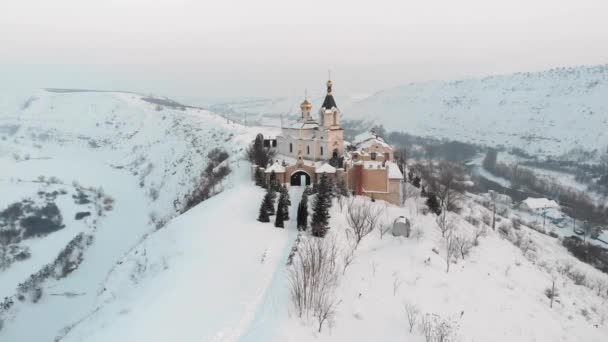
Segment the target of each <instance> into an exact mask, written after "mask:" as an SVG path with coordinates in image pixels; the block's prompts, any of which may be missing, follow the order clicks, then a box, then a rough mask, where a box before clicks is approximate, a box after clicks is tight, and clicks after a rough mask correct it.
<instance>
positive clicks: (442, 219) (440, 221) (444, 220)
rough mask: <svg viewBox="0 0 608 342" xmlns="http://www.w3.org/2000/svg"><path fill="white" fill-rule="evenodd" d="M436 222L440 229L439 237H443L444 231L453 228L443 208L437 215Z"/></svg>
mask: <svg viewBox="0 0 608 342" xmlns="http://www.w3.org/2000/svg"><path fill="white" fill-rule="evenodd" d="M436 222H437V226H438V227H439V230H440V231H441V237H445V233H446V232H448V231H449V230H452V229H453V228H454V224H453V223H452V220H451V218H450V217H449V216H448V213H447V211H445V210H444V211H442V213H441V215H439V216H437V219H436Z"/></svg>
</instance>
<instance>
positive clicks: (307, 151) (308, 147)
mask: <svg viewBox="0 0 608 342" xmlns="http://www.w3.org/2000/svg"><path fill="white" fill-rule="evenodd" d="M306 154H310V146H306Z"/></svg>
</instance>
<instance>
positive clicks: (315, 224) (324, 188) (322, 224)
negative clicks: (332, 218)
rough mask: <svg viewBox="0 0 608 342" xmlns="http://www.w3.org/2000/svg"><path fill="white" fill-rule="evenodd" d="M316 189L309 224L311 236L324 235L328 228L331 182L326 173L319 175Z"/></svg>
mask: <svg viewBox="0 0 608 342" xmlns="http://www.w3.org/2000/svg"><path fill="white" fill-rule="evenodd" d="M317 190H318V191H317V197H316V198H315V203H314V213H313V215H312V222H311V224H310V225H311V227H312V235H313V236H316V237H324V236H325V234H327V230H328V229H329V227H327V224H328V222H329V208H330V207H331V183H330V181H329V178H328V177H327V175H326V174H323V175H321V180H320V182H319V185H318V187H317Z"/></svg>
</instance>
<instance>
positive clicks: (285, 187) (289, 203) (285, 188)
mask: <svg viewBox="0 0 608 342" xmlns="http://www.w3.org/2000/svg"><path fill="white" fill-rule="evenodd" d="M281 193H283V194H284V195H285V203H287V205H288V206H290V205H291V199H290V198H289V190H288V189H287V185H285V184H283V186H282V187H281Z"/></svg>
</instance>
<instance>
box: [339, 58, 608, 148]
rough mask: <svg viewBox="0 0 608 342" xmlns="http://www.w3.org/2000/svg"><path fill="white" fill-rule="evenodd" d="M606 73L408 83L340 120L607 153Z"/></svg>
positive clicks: (569, 71)
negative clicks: (361, 120) (366, 121)
mask: <svg viewBox="0 0 608 342" xmlns="http://www.w3.org/2000/svg"><path fill="white" fill-rule="evenodd" d="M606 94H608V65H602V66H592V67H575V68H559V69H552V70H548V71H544V72H535V73H517V74H512V75H504V76H490V77H485V78H481V79H466V80H458V81H451V82H440V81H437V82H427V83H411V84H408V85H405V86H401V87H397V88H394V89H388V90H384V91H381V92H378V93H376V94H375V95H372V96H370V97H368V98H366V99H363V100H361V101H357V102H353V103H352V104H351V105H350V106H349V107H348V108H346V109H345V110H344V118H345V119H351V118H355V119H365V120H370V121H372V122H376V123H378V124H383V125H384V126H385V127H386V128H387V129H388V130H398V131H405V132H408V133H411V134H415V135H422V136H432V137H438V138H448V139H455V140H461V141H470V142H475V143H480V144H487V145H491V146H496V145H505V146H508V147H518V148H522V149H524V150H526V151H528V152H529V153H534V154H537V153H538V154H552V155H558V154H562V153H565V152H568V151H570V150H572V149H575V148H582V149H585V150H589V151H592V150H596V149H598V150H601V151H602V152H604V151H606V148H607V147H608V133H606V132H607V130H606V128H607V127H608V96H607V95H606Z"/></svg>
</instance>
